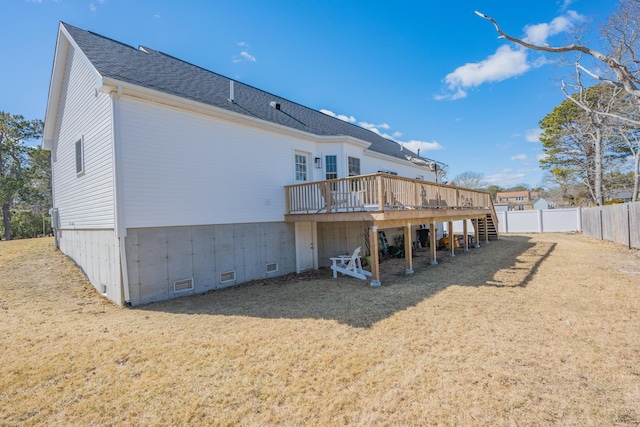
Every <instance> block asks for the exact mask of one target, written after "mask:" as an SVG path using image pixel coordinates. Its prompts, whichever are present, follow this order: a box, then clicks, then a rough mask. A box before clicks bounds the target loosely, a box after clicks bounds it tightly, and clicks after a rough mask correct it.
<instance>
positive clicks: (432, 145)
mask: <svg viewBox="0 0 640 427" xmlns="http://www.w3.org/2000/svg"><path fill="white" fill-rule="evenodd" d="M402 145H403V146H404V147H405V148H408V149H409V150H411V151H413V152H414V153H417V152H418V150H420V153H424V152H425V151H433V150H441V149H442V145H440V144H439V143H438V142H437V141H431V142H428V141H416V140H411V141H408V142H403V143H402Z"/></svg>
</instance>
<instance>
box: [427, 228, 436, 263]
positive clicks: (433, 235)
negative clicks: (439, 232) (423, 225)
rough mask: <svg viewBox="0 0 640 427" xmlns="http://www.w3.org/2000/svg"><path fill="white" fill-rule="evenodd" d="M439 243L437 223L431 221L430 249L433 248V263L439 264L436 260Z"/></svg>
mask: <svg viewBox="0 0 640 427" xmlns="http://www.w3.org/2000/svg"><path fill="white" fill-rule="evenodd" d="M437 245H438V244H437V240H436V223H435V222H433V221H431V222H430V223H429V249H431V262H430V264H431V265H438V261H437V260H436V249H438V247H437Z"/></svg>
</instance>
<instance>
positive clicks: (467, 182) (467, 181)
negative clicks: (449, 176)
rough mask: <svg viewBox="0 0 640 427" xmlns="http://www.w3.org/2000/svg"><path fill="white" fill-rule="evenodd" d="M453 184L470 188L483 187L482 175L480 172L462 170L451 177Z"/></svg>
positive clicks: (477, 188)
mask: <svg viewBox="0 0 640 427" xmlns="http://www.w3.org/2000/svg"><path fill="white" fill-rule="evenodd" d="M452 184H453V185H455V186H456V187H462V188H468V189H470V190H479V189H481V188H484V187H485V185H484V175H483V174H481V173H480V172H471V171H467V172H462V173H461V174H458V175H456V176H455V178H453V182H452Z"/></svg>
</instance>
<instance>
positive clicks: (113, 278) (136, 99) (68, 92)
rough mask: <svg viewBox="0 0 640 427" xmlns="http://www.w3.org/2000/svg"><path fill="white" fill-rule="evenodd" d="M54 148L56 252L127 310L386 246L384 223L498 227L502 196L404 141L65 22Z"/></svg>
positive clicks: (58, 57)
mask: <svg viewBox="0 0 640 427" xmlns="http://www.w3.org/2000/svg"><path fill="white" fill-rule="evenodd" d="M42 146H43V148H45V149H48V150H51V156H52V170H53V206H54V207H53V210H52V222H53V223H54V227H55V235H56V244H57V245H58V247H59V248H60V250H61V251H62V252H64V253H65V254H67V255H68V256H69V257H71V258H72V259H73V260H74V261H75V262H76V263H77V264H78V265H79V266H80V267H81V268H82V269H83V271H84V272H85V273H86V274H87V277H88V278H89V280H90V281H91V283H92V284H93V285H94V286H95V287H96V288H97V289H99V290H100V291H101V292H103V293H104V294H105V295H106V296H107V297H108V298H109V299H111V300H113V301H115V302H116V303H119V304H125V303H130V304H132V305H138V304H144V303H148V302H152V301H160V300H166V299H170V298H175V297H179V296H182V295H190V294H194V293H202V292H206V291H209V290H212V289H218V288H222V287H226V286H232V285H235V284H240V283H243V282H247V281H250V280H255V279H264V278H268V277H272V276H278V275H284V274H288V273H292V272H300V271H304V270H307V269H313V268H318V267H319V266H323V265H327V263H328V262H329V260H328V258H329V256H334V255H336V254H338V253H345V252H351V251H353V249H355V247H357V246H363V248H364V245H365V244H367V243H370V244H371V245H377V244H378V243H377V242H378V234H377V233H378V231H377V230H378V227H380V228H381V229H382V228H384V227H385V226H388V227H387V228H391V227H395V229H397V228H398V227H403V226H404V227H405V229H407V230H408V232H409V233H410V234H408V235H409V236H411V232H412V227H413V228H416V227H418V226H419V225H420V224H421V223H428V224H430V226H432V227H433V226H434V225H435V223H436V220H440V222H441V221H443V220H446V219H448V218H449V217H450V216H451V217H453V214H455V215H457V217H460V216H461V215H464V217H465V218H472V219H474V221H477V223H478V224H479V223H482V224H484V225H485V229H486V228H487V227H488V228H492V225H491V224H492V223H490V219H491V218H489V219H487V215H489V214H490V213H491V211H492V208H491V209H489V205H490V204H491V201H490V200H489V201H488V202H487V201H485V200H484V199H483V197H484V195H483V194H475V193H473V192H469V191H467V192H465V191H463V190H460V191H458V190H456V189H455V188H453V189H451V188H447V189H446V193H445V190H444V189H442V187H443V186H438V185H437V184H433V185H431V184H429V182H434V181H436V172H437V170H438V168H437V167H435V165H434V163H433V162H428V161H425V160H424V159H421V158H417V156H416V155H415V154H414V153H412V152H411V151H408V150H404V149H403V147H402V146H401V145H399V144H397V143H395V142H393V141H390V140H387V139H385V138H383V137H381V136H379V135H377V134H375V133H373V132H370V131H368V130H366V129H363V128H360V127H358V126H355V125H352V124H350V123H347V122H344V121H341V120H339V119H336V118H334V117H331V116H328V115H325V114H323V113H321V112H318V111H315V110H312V109H310V108H306V107H304V106H302V105H299V104H296V103H294V102H291V101H288V100H286V99H283V98H280V97H278V96H275V95H272V94H270V93H267V92H264V91H262V90H259V89H256V88H254V87H251V86H248V85H245V84H242V83H240V82H237V81H234V80H232V79H229V78H227V77H224V76H221V75H219V74H216V73H213V72H210V71H207V70H205V69H202V68H200V67H197V66H195V65H192V64H189V63H186V62H184V61H181V60H179V59H176V58H174V57H171V56H169V55H166V54H163V53H161V52H158V51H156V50H153V49H150V48H147V47H139V48H138V49H135V48H133V47H130V46H127V45H124V44H122V43H119V42H117V41H114V40H111V39H108V38H106V37H103V36H100V35H97V34H94V33H91V32H89V31H85V30H82V29H79V28H76V27H73V26H71V25H68V24H65V23H61V24H60V26H59V30H58V38H57V43H56V50H55V57H54V63H53V71H52V76H51V84H50V89H49V99H48V104H47V112H46V117H45V127H44V137H43V143H42ZM379 171H381V172H384V173H378V172H379ZM367 174H375V175H367ZM349 177H352V178H349ZM401 177H404V178H401ZM407 178H409V179H407ZM328 179H332V180H336V181H331V182H330V185H329V186H328V185H320V186H318V185H316V184H317V182H326V180H328ZM345 183H346V184H345ZM421 183H424V184H421ZM392 185H393V187H392ZM430 185H431V186H430ZM287 186H289V187H287ZM285 187H286V188H285ZM341 189H342V190H341ZM338 190H339V191H338ZM441 191H442V194H440V192H441ZM379 196H383V197H384V200H381V199H380V198H379ZM463 196H464V202H460V203H458V202H457V200H458V199H457V198H460V200H462V199H461V197H463ZM416 197H421V199H420V200H421V201H419V202H418V203H420V206H417V205H416V202H415V200H416ZM489 199H490V198H489ZM456 204H459V205H462V204H464V206H465V209H462V210H461V209H458V210H454V208H455V205H456ZM312 205H313V208H311V206H312ZM444 206H447V208H446V209H440V207H444ZM449 206H450V207H451V209H449V208H448V207H449ZM390 207H391V208H392V209H393V212H391V211H389V212H387V210H389V208H390ZM432 207H433V208H436V209H434V210H433V212H437V213H438V216H434V215H433V214H432V213H431V211H427V210H426V209H427V208H428V209H431V208H432ZM416 208H425V210H423V211H420V212H418V211H417V210H415V211H414V212H415V213H410V212H409V213H408V211H407V209H416ZM437 209H439V210H437ZM356 211H359V212H356ZM427 213H429V215H428V216H427ZM409 221H412V223H411V222H409ZM487 224H489V225H487ZM438 227H440V226H439V225H438ZM476 228H478V227H476ZM401 230H402V228H401ZM485 233H487V232H486V231H485ZM432 234H435V233H434V232H433V228H432ZM485 235H488V234H485ZM496 237H497V234H496ZM374 238H375V243H372V242H374V240H373V239H374ZM410 239H411V237H410ZM409 243H410V242H409ZM372 247H373V246H372ZM377 255H378V252H377V251H375V256H374V262H375V263H376V268H377ZM409 258H411V257H409ZM434 260H435V255H434ZM408 271H409V268H408ZM378 278H379V276H378ZM378 278H376V275H375V274H374V282H375V280H378ZM378 283H379V282H378Z"/></svg>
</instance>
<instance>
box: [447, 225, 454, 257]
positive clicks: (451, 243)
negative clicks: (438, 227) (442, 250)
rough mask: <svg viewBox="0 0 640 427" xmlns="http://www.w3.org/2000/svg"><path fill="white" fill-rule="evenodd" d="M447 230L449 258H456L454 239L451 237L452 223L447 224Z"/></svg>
mask: <svg viewBox="0 0 640 427" xmlns="http://www.w3.org/2000/svg"><path fill="white" fill-rule="evenodd" d="M447 228H448V229H449V248H450V249H451V252H449V256H456V245H455V243H454V240H455V237H454V236H453V221H449V222H448V223H447Z"/></svg>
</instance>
